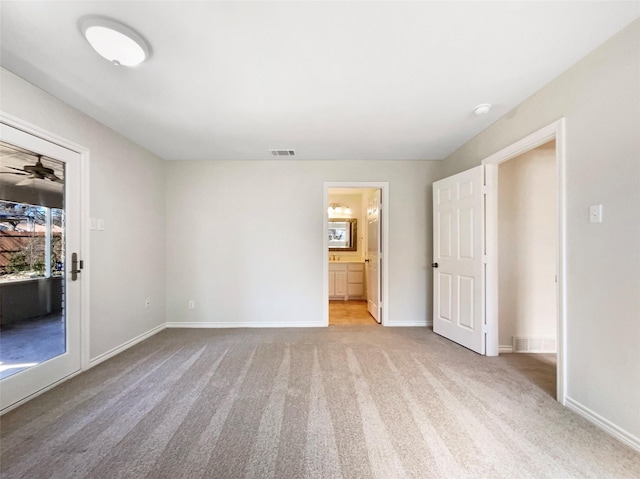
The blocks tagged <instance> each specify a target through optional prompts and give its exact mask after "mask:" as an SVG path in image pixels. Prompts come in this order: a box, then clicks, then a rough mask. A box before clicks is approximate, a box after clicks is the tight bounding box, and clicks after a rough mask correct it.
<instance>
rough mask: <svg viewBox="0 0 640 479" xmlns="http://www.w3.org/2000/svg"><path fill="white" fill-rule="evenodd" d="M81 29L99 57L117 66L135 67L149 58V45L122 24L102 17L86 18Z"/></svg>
mask: <svg viewBox="0 0 640 479" xmlns="http://www.w3.org/2000/svg"><path fill="white" fill-rule="evenodd" d="M80 29H81V30H82V34H83V35H84V36H85V38H86V39H87V41H88V42H89V43H90V44H91V46H92V47H93V49H94V50H95V51H96V52H98V54H99V55H101V56H102V57H104V58H106V59H107V60H109V61H110V62H111V63H113V64H114V65H116V66H119V65H124V66H128V67H134V66H136V65H139V64H140V63H142V62H143V61H145V60H146V59H147V58H149V52H150V50H149V45H148V44H147V42H146V41H145V40H144V38H142V37H141V36H140V35H139V34H138V33H136V32H135V31H133V30H132V29H131V28H129V27H127V26H126V25H123V24H122V23H119V22H116V21H115V20H110V19H108V18H102V17H86V18H84V19H82V20H81V23H80Z"/></svg>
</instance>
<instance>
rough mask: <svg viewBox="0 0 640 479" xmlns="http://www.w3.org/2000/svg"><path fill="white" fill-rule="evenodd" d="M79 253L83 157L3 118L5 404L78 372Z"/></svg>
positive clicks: (0, 202)
mask: <svg viewBox="0 0 640 479" xmlns="http://www.w3.org/2000/svg"><path fill="white" fill-rule="evenodd" d="M80 253H81V252H80V155H79V154H78V153H77V152H74V151H71V150H68V149H66V148H63V147H61V146H59V145H56V144H54V143H51V142H49V141H46V140H44V139H42V138H38V137H36V136H33V135H31V134H29V133H26V132H24V131H21V130H19V129H16V128H14V127H12V126H9V125H6V124H4V123H0V409H1V410H5V409H7V408H10V407H11V406H12V405H15V404H16V403H18V402H20V401H22V400H23V399H26V398H28V397H29V396H31V395H33V394H36V393H38V392H39V391H41V390H43V389H45V388H48V387H49V386H51V385H53V384H55V383H57V382H58V381H60V380H62V379H64V378H65V377H67V376H69V375H71V374H73V373H75V372H77V371H79V370H80V368H81V358H80V341H81V337H80V312H81V308H80V288H81V277H82V274H81V273H77V272H76V273H73V271H74V270H75V271H77V270H79V267H80V263H79V258H80ZM74 259H75V260H78V261H76V262H74V261H73V260H74Z"/></svg>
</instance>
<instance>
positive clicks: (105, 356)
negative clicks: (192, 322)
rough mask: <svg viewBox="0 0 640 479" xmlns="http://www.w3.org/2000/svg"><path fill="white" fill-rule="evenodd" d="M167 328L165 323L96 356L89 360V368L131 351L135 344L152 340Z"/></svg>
mask: <svg viewBox="0 0 640 479" xmlns="http://www.w3.org/2000/svg"><path fill="white" fill-rule="evenodd" d="M166 327H167V325H166V323H163V324H161V325H160V326H156V327H155V328H153V329H150V330H149V331H147V332H146V333H142V334H141V335H139V336H136V337H135V338H133V339H130V340H129V341H127V342H126V343H123V344H121V345H120V346H116V347H115V348H113V349H111V350H109V351H107V352H106V353H102V354H101V355H99V356H96V357H95V358H93V359H90V360H89V367H90V368H92V367H93V366H96V365H98V364H100V363H101V362H103V361H106V360H107V359H109V358H112V357H114V356H115V355H116V354H120V353H121V352H122V351H124V350H126V349H129V348H130V347H131V346H134V345H135V344H138V343H139V342H141V341H144V340H145V339H147V338H150V337H151V336H153V335H154V334H157V333H159V332H160V331H162V330H163V329H165V328H166Z"/></svg>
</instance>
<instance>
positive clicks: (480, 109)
mask: <svg viewBox="0 0 640 479" xmlns="http://www.w3.org/2000/svg"><path fill="white" fill-rule="evenodd" d="M489 110H491V103H482V104H480V105H478V106H477V107H475V108H474V109H473V112H474V113H475V114H476V115H477V116H482V115H486V114H487V113H489Z"/></svg>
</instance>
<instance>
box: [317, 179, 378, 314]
mask: <svg viewBox="0 0 640 479" xmlns="http://www.w3.org/2000/svg"><path fill="white" fill-rule="evenodd" d="M324 191H325V195H324V199H325V201H324V205H323V211H324V218H325V232H326V234H325V248H324V252H323V253H324V254H323V257H324V258H325V263H326V265H325V275H326V278H325V282H324V284H325V288H326V294H325V295H324V297H325V298H326V308H327V311H326V317H327V325H345V324H370V325H376V324H382V325H384V324H385V322H386V320H387V314H386V313H387V304H386V303H387V301H386V298H387V297H388V293H387V288H386V286H387V281H386V277H387V275H386V273H387V268H386V250H387V238H388V231H387V219H388V217H387V211H388V209H387V205H388V203H387V202H388V198H387V195H388V184H387V183H369V182H367V183H325V189H324Z"/></svg>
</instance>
